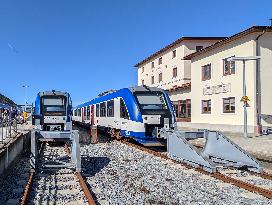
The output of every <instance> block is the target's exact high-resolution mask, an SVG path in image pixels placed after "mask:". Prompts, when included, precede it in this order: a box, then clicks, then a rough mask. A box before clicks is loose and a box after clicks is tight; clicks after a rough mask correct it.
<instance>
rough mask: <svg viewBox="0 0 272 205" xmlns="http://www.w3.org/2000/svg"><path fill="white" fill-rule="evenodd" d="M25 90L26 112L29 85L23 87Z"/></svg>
mask: <svg viewBox="0 0 272 205" xmlns="http://www.w3.org/2000/svg"><path fill="white" fill-rule="evenodd" d="M22 87H23V88H24V89H25V110H24V111H26V105H27V99H26V98H27V88H29V85H23V86H22Z"/></svg>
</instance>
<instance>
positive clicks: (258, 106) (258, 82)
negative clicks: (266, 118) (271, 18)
mask: <svg viewBox="0 0 272 205" xmlns="http://www.w3.org/2000/svg"><path fill="white" fill-rule="evenodd" d="M268 28H269V26H267V27H266V28H265V29H264V30H263V32H262V33H261V34H259V35H258V36H257V37H256V39H255V43H256V56H260V49H259V38H260V37H261V36H263V35H264V34H265V33H266V31H267V30H268ZM260 77H261V74H260V60H257V62H256V111H257V132H258V134H259V135H262V123H261V78H260Z"/></svg>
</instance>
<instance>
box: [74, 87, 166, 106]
mask: <svg viewBox="0 0 272 205" xmlns="http://www.w3.org/2000/svg"><path fill="white" fill-rule="evenodd" d="M144 91H155V92H156V91H161V92H163V91H164V90H163V89H160V88H155V87H148V86H134V87H129V88H123V89H120V90H117V91H114V92H111V93H108V94H106V95H104V96H101V97H97V98H95V99H93V100H90V101H88V102H85V103H82V104H80V105H77V106H76V107H74V108H73V109H77V108H80V107H86V106H89V105H92V104H96V103H100V102H104V101H108V100H111V99H113V98H117V97H121V96H124V95H129V94H131V93H134V92H144Z"/></svg>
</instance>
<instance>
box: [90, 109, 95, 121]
mask: <svg viewBox="0 0 272 205" xmlns="http://www.w3.org/2000/svg"><path fill="white" fill-rule="evenodd" d="M90 117H91V125H94V105H92V106H91V116H90Z"/></svg>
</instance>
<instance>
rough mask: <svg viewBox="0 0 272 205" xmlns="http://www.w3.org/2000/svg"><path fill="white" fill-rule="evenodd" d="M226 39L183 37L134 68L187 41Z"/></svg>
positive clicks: (220, 38) (218, 38)
mask: <svg viewBox="0 0 272 205" xmlns="http://www.w3.org/2000/svg"><path fill="white" fill-rule="evenodd" d="M225 38H226V37H181V38H179V39H177V40H176V41H174V42H173V43H171V44H169V45H167V46H165V47H163V48H162V49H160V50H159V51H157V52H155V53H153V54H151V55H150V56H148V57H147V58H145V59H144V60H142V61H140V62H139V63H137V64H136V65H134V67H139V66H140V65H142V64H143V63H145V62H147V61H149V60H151V59H152V58H154V57H156V56H158V55H159V54H161V53H163V52H165V51H167V50H168V49H170V48H172V47H174V46H175V45H177V44H179V43H180V42H182V41H187V40H222V39H225Z"/></svg>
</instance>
